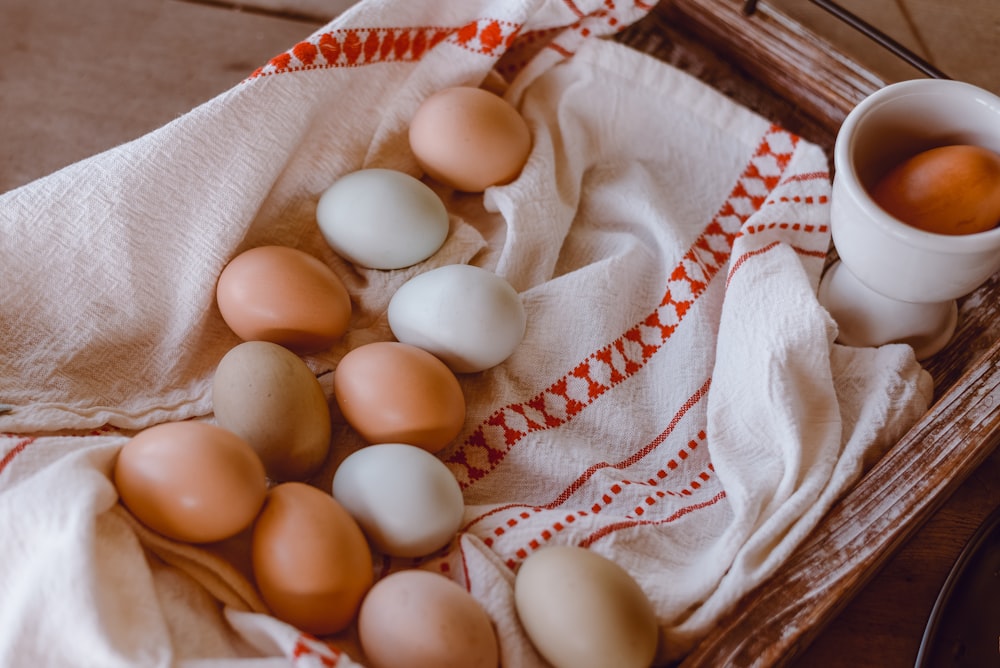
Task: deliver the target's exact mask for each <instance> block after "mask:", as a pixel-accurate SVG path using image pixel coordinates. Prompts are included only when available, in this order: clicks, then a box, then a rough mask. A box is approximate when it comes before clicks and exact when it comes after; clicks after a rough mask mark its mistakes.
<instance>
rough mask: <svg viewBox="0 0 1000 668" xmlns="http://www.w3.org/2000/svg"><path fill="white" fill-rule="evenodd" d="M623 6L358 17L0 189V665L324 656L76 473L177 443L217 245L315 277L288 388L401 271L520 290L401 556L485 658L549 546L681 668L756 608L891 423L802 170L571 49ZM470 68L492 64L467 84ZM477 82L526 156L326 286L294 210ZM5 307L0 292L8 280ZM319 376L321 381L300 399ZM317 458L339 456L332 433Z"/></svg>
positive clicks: (327, 473) (812, 150)
mask: <svg viewBox="0 0 1000 668" xmlns="http://www.w3.org/2000/svg"><path fill="white" fill-rule="evenodd" d="M648 9H649V7H648V6H645V5H643V4H641V3H636V4H635V5H626V4H621V5H619V4H617V3H613V2H605V1H603V0H577V1H576V2H573V3H570V2H563V1H560V0H524V1H522V2H516V3H514V2H500V1H499V0H462V1H459V0H455V1H452V2H436V3H412V2H403V1H401V0H383V1H375V0H369V1H366V2H363V3H361V4H360V5H357V6H355V7H354V8H352V9H351V10H349V11H348V12H347V13H345V14H343V15H342V16H340V17H338V18H336V19H334V20H333V21H332V22H331V23H330V24H329V25H327V26H325V27H324V28H323V29H322V30H320V31H318V32H317V33H315V34H314V35H311V36H308V37H307V38H306V39H304V40H303V42H302V43H300V44H298V45H295V46H294V47H293V48H291V49H290V50H289V52H288V53H287V54H281V55H279V56H277V57H276V58H275V59H273V60H272V61H271V62H270V63H267V64H266V65H265V66H264V67H262V68H261V70H259V71H258V72H256V73H255V74H254V75H253V76H252V77H250V78H248V80H247V81H245V82H243V83H242V84H240V85H239V86H237V87H235V88H234V89H232V90H230V91H228V92H226V93H224V94H222V95H220V96H219V97H217V98H216V99H213V100H211V101H209V102H207V103H206V104H204V105H202V106H200V107H198V108H196V109H194V110H192V111H191V112H190V113H188V114H186V115H184V116H183V117H181V118H179V119H177V120H176V121H174V122H172V123H170V124H169V125H167V126H164V127H163V128H161V129H159V130H157V131H155V132H153V133H151V134H149V135H147V136H145V137H142V138H140V139H138V140H136V141H134V142H131V143H129V144H126V145H123V146H120V147H118V148H115V149H113V150H111V151H108V152H106V153H103V154H101V155H97V156H94V157H93V158H91V159H88V160H85V161H83V162H80V163H78V164H75V165H72V166H70V167H67V168H66V169H63V170H61V171H59V172H57V173H54V174H52V175H50V176H48V177H46V178H44V179H41V180H39V181H37V182H34V183H31V184H29V185H27V186H25V187H23V188H20V189H17V190H15V191H12V192H9V193H7V194H5V195H3V196H2V197H0V257H2V265H0V271H2V277H3V281H4V285H6V286H8V288H7V289H5V290H4V291H3V292H2V294H0V369H2V373H0V403H4V404H11V405H13V406H14V410H12V411H11V412H9V413H6V414H4V415H0V431H2V432H4V434H3V436H0V536H2V538H0V563H2V564H3V567H2V568H0V601H2V605H0V663H2V664H3V665H13V666H101V667H102V668H113V667H115V666H135V665H141V666H170V665H182V666H228V665H233V666H244V665H245V666H285V665H295V666H307V665H317V666H318V665H338V666H349V665H354V664H355V662H357V663H361V664H363V657H362V656H360V654H359V651H358V648H357V646H356V643H354V642H352V640H351V634H350V633H345V634H343V635H342V637H337V638H326V639H322V640H319V639H314V638H310V637H309V636H307V635H305V634H302V633H299V632H298V631H297V630H295V629H293V628H291V627H290V626H288V625H286V624H284V623H282V622H279V621H277V620H276V619H274V618H272V617H270V616H269V615H268V614H267V610H266V606H265V605H264V604H263V603H262V601H261V600H260V599H259V597H258V595H257V594H256V592H255V591H254V588H253V585H252V580H251V579H250V578H249V574H248V571H247V566H246V551H245V549H243V548H244V547H245V544H243V543H241V542H240V540H234V541H228V542H227V543H224V544H223V545H220V546H213V547H212V548H203V547H196V546H190V545H183V544H178V543H174V542H172V541H169V540H166V539H163V538H161V537H158V536H156V535H155V534H153V533H152V532H150V531H148V530H146V529H144V528H143V527H142V526H141V525H140V524H139V523H137V522H136V521H135V520H134V519H133V518H131V517H130V515H129V514H128V513H127V512H126V511H125V510H124V509H123V508H122V506H120V505H119V504H118V503H117V495H116V493H115V490H114V486H113V484H112V483H111V480H110V478H109V475H110V472H111V470H112V466H113V462H114V457H115V455H116V453H117V451H118V449H119V448H120V447H121V446H122V445H123V444H124V443H125V442H126V441H127V439H128V437H129V435H130V434H131V433H133V432H134V430H137V429H141V428H143V427H146V426H149V425H152V424H156V423H159V422H163V421H167V420H180V419H186V418H204V419H211V413H212V406H211V397H210V386H211V379H212V374H213V372H214V368H215V365H216V363H217V362H218V361H219V359H220V358H221V357H222V356H223V355H224V354H225V353H226V352H227V351H228V350H229V349H230V348H231V347H232V346H234V345H236V344H237V343H238V342H239V341H238V339H236V337H235V336H234V335H233V334H232V333H231V332H230V331H229V330H228V329H227V327H226V326H225V324H224V322H223V321H222V320H221V317H220V315H219V313H218V310H217V308H216V307H215V304H214V285H215V281H216V278H217V277H218V274H219V272H220V271H221V269H222V267H223V266H224V265H225V263H226V262H227V261H228V260H229V259H231V258H232V257H234V256H235V255H236V254H237V253H238V252H239V251H241V250H244V249H247V248H250V247H254V246H258V245H263V244H283V245H289V246H294V247H297V248H301V249H303V250H306V251H308V252H310V253H312V254H314V255H315V256H317V257H320V258H321V259H323V260H324V261H325V262H327V263H328V264H329V265H330V266H331V267H332V268H333V269H334V271H335V272H336V273H337V274H338V275H339V276H340V277H341V278H342V279H343V280H344V282H345V284H346V285H347V287H348V289H349V291H350V293H351V295H352V299H353V302H354V309H355V310H354V314H353V316H352V324H351V328H350V330H349V332H348V334H347V335H345V337H344V339H343V340H342V341H341V342H340V343H338V344H337V345H336V346H335V347H334V348H333V349H332V350H331V351H329V352H328V353H324V354H319V355H313V356H310V357H309V358H308V360H307V361H308V362H309V364H310V365H311V367H312V368H313V369H314V370H315V371H316V372H317V373H320V374H322V373H323V372H326V371H329V370H330V369H332V368H334V367H335V365H336V363H337V360H338V359H339V358H340V357H341V356H342V355H343V354H345V353H346V352H347V351H348V350H350V349H352V348H353V347H356V346H358V345H361V344H363V343H367V342H370V341H375V340H386V339H390V338H391V332H390V331H389V329H388V325H387V321H386V317H385V309H386V306H387V303H388V300H389V298H390V297H391V295H392V294H393V291H394V289H395V288H397V287H398V286H399V285H401V284H402V283H403V282H404V281H405V280H407V279H408V278H410V277H411V276H413V275H416V274H417V273H420V272H423V271H427V270H428V269H431V268H433V267H436V266H441V265H444V264H449V263H462V262H464V263H472V264H476V265H479V266H482V267H485V268H488V269H490V270H492V271H495V272H496V273H497V274H499V275H501V276H503V277H504V278H506V279H507V280H508V281H510V283H511V284H512V285H513V286H514V287H515V288H516V289H517V291H518V292H519V293H520V294H521V296H522V298H523V301H524V304H525V307H526V309H527V313H528V331H527V334H526V336H525V339H524V341H523V343H522V344H521V346H520V347H519V348H518V350H517V351H516V352H515V354H514V355H513V356H512V357H511V358H510V359H509V360H507V361H506V362H505V363H503V364H502V365H500V366H498V367H496V368H494V369H491V370H488V371H486V372H483V373H480V374H471V375H465V376H462V377H461V382H462V385H463V389H464V390H465V393H466V397H467V401H468V419H467V425H466V428H465V430H464V431H463V433H462V434H461V435H460V436H459V437H458V438H457V439H456V441H455V442H454V443H453V444H452V445H451V446H449V447H448V448H447V449H446V450H445V451H443V452H442V453H440V456H441V458H442V459H443V460H444V461H445V462H446V463H447V464H448V465H449V467H450V468H451V470H452V471H453V472H454V473H455V475H456V477H457V478H458V480H459V481H460V483H461V484H462V486H463V491H464V494H465V499H466V504H467V511H466V522H465V525H464V526H463V528H462V531H461V533H460V535H459V537H457V538H456V540H455V542H454V543H453V545H452V546H451V547H449V548H448V549H447V550H445V551H444V552H443V553H442V554H438V555H434V556H433V557H431V558H428V559H426V560H424V561H422V562H421V563H419V564H413V563H394V562H391V561H389V560H384V559H382V558H381V557H377V563H375V564H373V567H374V568H376V569H377V571H378V572H379V573H384V572H386V571H387V570H391V569H394V568H403V567H421V568H427V569H431V570H435V571H438V572H441V573H443V574H445V575H447V576H449V577H452V578H454V579H456V580H457V581H459V582H461V583H462V584H464V585H465V586H466V587H467V589H468V590H469V591H470V592H471V593H472V594H473V595H474V596H476V597H477V598H478V599H479V600H480V601H481V602H482V603H483V605H484V607H485V608H486V610H487V611H488V613H489V614H490V616H491V618H492V619H493V621H494V624H495V626H496V629H497V632H498V635H499V638H500V641H501V652H502V659H503V664H504V665H505V666H536V665H543V662H542V660H541V659H540V658H539V657H538V655H537V654H536V653H535V652H534V650H533V649H532V647H531V645H530V643H529V642H528V641H527V639H526V636H525V635H524V633H523V631H522V630H521V628H520V627H519V625H518V622H517V618H516V614H515V612H514V608H513V602H512V601H513V598H512V585H513V581H514V575H515V572H516V569H517V566H518V564H520V563H521V562H522V561H523V559H524V558H525V557H526V556H527V555H528V554H530V553H532V552H533V551H534V550H536V549H541V548H544V546H545V545H548V544H577V545H583V546H586V547H588V548H590V549H592V550H595V551H598V552H600V553H601V554H604V555H606V556H608V557H610V558H611V559H613V560H615V561H616V562H618V563H619V564H621V565H622V566H623V567H625V568H626V569H627V570H628V571H629V572H630V573H631V574H632V575H633V576H634V577H635V578H636V580H637V581H638V582H639V583H640V585H641V586H642V587H643V589H644V590H645V591H646V593H647V595H648V596H649V598H650V599H651V601H652V602H653V604H654V607H655V610H656V612H657V615H658V618H659V621H660V625H661V629H662V634H661V635H662V643H661V645H662V647H661V652H660V655H661V657H660V658H661V659H662V660H664V661H666V660H670V659H673V658H677V657H679V656H682V655H683V654H684V652H686V651H688V650H689V649H690V647H691V646H692V644H693V643H695V642H696V641H697V640H698V639H699V638H701V637H702V636H704V634H705V633H707V631H708V630H710V629H711V627H712V624H713V622H715V621H716V620H717V619H718V618H719V616H720V615H721V614H723V613H725V612H726V611H727V610H729V609H730V608H731V607H732V605H733V604H734V603H735V602H736V601H737V600H738V598H739V597H740V596H741V595H742V594H744V593H746V592H747V591H748V590H750V589H751V588H752V587H754V586H756V585H757V584H759V583H761V582H762V581H764V579H766V577H767V576H768V575H769V574H771V573H773V572H774V570H775V569H776V568H777V567H779V566H780V564H781V563H782V561H783V560H784V558H785V557H786V556H787V555H788V554H789V552H790V551H791V550H792V549H793V548H794V547H795V546H796V545H797V544H798V542H799V541H800V540H801V539H802V538H803V537H804V536H805V535H806V534H807V533H808V532H809V531H810V529H812V528H813V527H814V526H815V524H816V523H817V521H818V520H819V518H820V517H821V516H822V514H823V513H824V512H825V510H826V509H828V508H829V506H830V504H831V503H832V502H833V501H834V500H835V499H836V498H837V497H838V496H839V495H840V494H842V493H843V492H844V491H845V490H846V489H847V488H848V487H849V486H850V484H851V483H852V482H853V481H855V480H856V479H857V477H858V476H859V475H860V474H861V472H862V470H863V468H864V466H865V465H867V464H868V463H870V461H871V460H872V459H873V458H875V457H877V456H878V455H879V454H881V452H882V451H884V449H885V448H886V447H887V446H889V445H890V444H892V443H893V442H894V441H895V440H896V439H898V438H899V436H901V435H902V433H904V432H905V430H906V429H907V428H908V427H909V426H910V425H911V424H912V423H913V422H914V421H915V420H916V419H917V418H918V417H919V416H920V415H921V414H922V413H923V412H924V411H925V410H926V408H927V406H928V404H929V401H930V397H931V383H930V380H929V376H928V375H927V374H926V372H924V371H923V370H922V369H921V368H920V366H919V365H918V364H917V362H916V361H915V359H914V357H913V354H912V351H911V350H910V349H909V348H907V347H905V346H898V345H897V346H885V347H883V348H880V349H851V348H845V347H842V346H839V345H837V344H835V343H834V339H835V337H836V329H835V324H834V323H833V321H832V320H831V318H830V317H829V316H828V314H827V313H826V312H825V311H824V310H823V309H822V308H821V307H820V306H819V305H818V303H817V301H816V298H815V291H816V287H817V283H818V279H819V276H820V273H821V271H822V267H823V262H824V257H825V254H826V251H827V249H828V245H829V241H830V237H829V231H828V229H827V217H828V197H829V191H830V188H829V175H828V173H827V164H826V160H825V156H824V155H823V153H822V152H821V151H820V150H819V149H818V148H817V147H815V146H812V145H810V144H809V143H807V142H805V141H803V140H800V139H799V138H797V137H795V136H793V135H791V134H789V133H788V132H785V131H784V130H782V129H781V128H778V127H774V126H772V125H771V124H770V123H768V122H767V121H766V120H764V119H762V118H760V117H758V116H756V115H754V114H752V113H750V112H749V111H747V110H746V109H743V108H741V107H739V106H738V105H736V104H734V103H733V102H732V101H730V100H728V99H727V98H725V97H723V96H722V95H720V94H719V93H717V92H715V91H713V90H711V89H709V88H708V87H706V86H704V85H702V84H701V83H699V82H697V81H695V80H694V79H692V78H691V77H689V76H687V75H685V74H683V73H681V72H679V71H677V70H675V69H673V68H671V67H670V66H668V65H665V64H663V63H661V62H658V61H655V60H653V59H651V58H649V57H647V56H645V55H642V54H639V53H637V52H634V51H632V50H630V49H628V48H627V47H624V46H621V45H618V44H615V43H612V42H610V41H607V40H605V39H603V38H602V36H604V35H607V34H608V33H610V32H613V31H615V30H618V29H620V28H622V27H624V26H625V25H627V24H629V23H630V22H632V21H634V20H637V19H638V18H640V17H641V16H642V15H643V14H644V13H645V12H646V11H648ZM501 57H502V58H501ZM483 82H486V83H487V84H488V85H490V86H492V87H495V88H497V89H499V90H503V91H504V92H505V95H506V96H507V99H508V100H510V101H511V102H512V103H513V104H515V105H516V106H517V108H518V109H519V110H520V111H521V113H522V114H523V115H524V116H525V118H526V119H527V121H528V123H529V125H530V127H531V130H532V135H533V141H534V146H533V149H532V153H531V156H530V159H529V162H528V164H527V165H526V166H525V169H524V171H523V173H522V174H521V176H520V177H519V178H518V179H517V180H516V181H514V182H513V183H511V184H509V185H505V186H501V187H495V188H491V189H489V190H488V191H487V192H486V193H485V194H474V195H470V194H456V193H453V192H450V191H448V190H447V189H444V188H442V187H440V186H437V185H436V184H432V185H434V187H435V188H436V189H437V191H438V192H439V193H440V194H441V196H442V198H443V199H444V200H445V202H446V204H447V206H448V208H449V210H450V213H451V230H450V234H449V238H448V240H447V242H446V244H445V246H444V247H443V248H442V249H441V250H440V251H439V252H438V253H437V254H435V255H434V256H433V257H432V258H430V259H428V260H427V261H425V262H423V263H421V264H419V265H417V266H415V267H411V268H408V269H404V270H397V271H388V272H386V271H376V270H363V269H358V268H355V267H352V266H350V265H349V264H347V263H346V262H344V261H343V260H341V259H340V258H338V257H336V256H335V255H334V254H333V252H332V251H331V250H330V249H329V248H328V247H327V246H326V245H325V243H324V242H323V240H322V237H321V235H320V234H319V231H318V228H317V225H316V222H315V217H314V209H315V205H316V201H317V199H318V197H319V195H320V194H321V192H322V191H323V190H324V189H325V188H326V187H327V186H329V185H330V184H331V183H332V182H333V181H334V180H335V179H336V178H337V177H338V176H341V175H343V174H345V173H348V172H350V171H353V170H356V169H360V168H365V167H388V168H392V169H398V170H402V171H405V172H408V173H411V174H414V175H419V170H418V168H417V166H416V163H415V161H414V159H413V157H412V155H411V154H410V152H409V149H408V145H407V142H406V128H407V121H408V119H409V118H410V117H411V115H412V114H413V112H414V110H415V109H416V108H417V106H418V105H419V103H420V102H421V100H422V99H424V98H425V97H426V96H428V95H429V94H431V93H433V92H434V91H436V90H438V89H441V88H443V87H446V86H451V85H458V84H466V85H479V84H481V83H483ZM11 286H13V287H14V289H11ZM329 376H330V374H325V375H322V376H321V377H322V378H323V379H324V381H325V382H327V387H326V389H327V390H328V391H329V389H330V388H329ZM334 422H335V424H334V427H335V428H334V432H335V433H334V454H333V456H332V457H331V461H330V463H329V465H328V466H327V467H326V470H324V472H323V474H322V475H320V476H318V477H317V479H316V480H314V481H313V482H314V483H315V484H316V485H318V486H320V487H324V488H326V489H329V487H328V485H329V482H330V479H331V477H332V472H333V470H334V468H335V466H336V464H337V462H338V461H340V460H341V459H343V457H345V456H346V455H347V454H348V453H350V452H351V451H353V450H354V449H356V448H357V447H361V446H362V445H363V444H362V443H361V442H360V441H359V439H358V437H357V436H356V435H355V434H354V433H353V432H352V431H351V429H350V428H349V427H347V426H346V425H345V424H344V423H343V420H342V419H341V418H340V417H339V415H337V414H336V412H335V413H334Z"/></svg>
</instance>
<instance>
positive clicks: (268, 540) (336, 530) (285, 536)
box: [250, 481, 374, 635]
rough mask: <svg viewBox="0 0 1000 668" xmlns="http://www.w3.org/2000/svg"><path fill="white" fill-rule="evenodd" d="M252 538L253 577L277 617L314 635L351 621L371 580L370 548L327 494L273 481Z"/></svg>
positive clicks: (348, 516) (299, 484) (341, 508)
mask: <svg viewBox="0 0 1000 668" xmlns="http://www.w3.org/2000/svg"><path fill="white" fill-rule="evenodd" d="M250 542H251V545H250V562H251V567H252V570H253V575H254V579H255V580H256V583H257V588H258V589H259V590H260V595H261V597H262V598H263V599H264V602H265V603H267V605H268V607H269V608H270V610H271V612H272V613H273V614H274V616H275V617H277V618H278V619H281V620H282V621H285V622H287V623H289V624H291V625H293V626H295V627H296V628H298V629H299V630H302V631H305V632H306V633H311V634H314V635H326V634H330V633H336V632H338V631H342V630H343V629H345V628H347V627H348V626H349V625H350V624H351V623H353V622H354V620H355V618H356V617H357V613H358V609H359V607H360V606H361V601H362V600H363V599H364V596H365V594H367V593H368V590H369V589H370V588H371V585H372V582H373V581H374V571H373V567H372V556H371V550H370V548H369V547H368V543H367V541H366V540H365V537H364V534H363V533H362V532H361V529H360V528H359V527H358V525H357V523H356V522H355V521H354V520H353V519H352V518H351V516H350V515H349V514H348V513H347V511H346V510H344V509H343V507H341V505H340V504H339V503H337V501H336V500H334V498H333V497H332V496H330V495H329V494H327V493H326V492H324V491H322V490H320V489H317V488H316V487H312V486H310V485H308V484H306V483H302V482H294V481H293V482H285V483H281V484H278V485H275V486H274V487H272V488H271V490H270V492H268V495H267V501H266V502H265V503H264V508H263V509H262V510H261V511H260V515H259V517H258V518H257V521H256V522H255V523H254V525H253V533H252V535H251V541H250Z"/></svg>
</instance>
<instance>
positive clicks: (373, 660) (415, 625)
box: [358, 569, 611, 668]
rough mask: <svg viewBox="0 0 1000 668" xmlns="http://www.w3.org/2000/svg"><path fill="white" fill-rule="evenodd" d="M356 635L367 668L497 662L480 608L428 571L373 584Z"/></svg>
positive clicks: (470, 667) (473, 667)
mask: <svg viewBox="0 0 1000 668" xmlns="http://www.w3.org/2000/svg"><path fill="white" fill-rule="evenodd" d="M358 635H359V637H360V640H361V646H362V648H363V649H364V652H365V656H366V658H367V663H368V664H369V665H371V667H372V668H402V667H403V666H405V667H406V668H496V666H497V665H498V663H499V649H498V643H497V637H496V633H495V631H494V630H493V624H492V621H491V620H490V618H489V616H488V615H487V614H486V611H485V610H484V609H483V607H482V606H481V605H480V604H479V602H478V601H477V600H476V599H475V598H473V597H472V595H471V594H469V593H468V592H467V591H466V590H465V589H464V588H462V586H461V585H459V584H457V583H456V582H453V581H452V580H449V579H448V578H446V577H444V576H443V575H438V574H436V573H431V572H429V571H423V570H416V569H414V570H406V571H398V572H396V573H393V574H392V575H389V576H387V577H385V578H383V579H382V580H380V581H379V582H377V583H376V584H375V586H374V587H372V589H371V591H370V592H369V593H368V596H367V597H366V598H365V600H364V603H362V605H361V612H360V613H359V615H358ZM609 665H611V664H609Z"/></svg>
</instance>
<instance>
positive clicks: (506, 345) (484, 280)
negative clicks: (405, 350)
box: [388, 264, 527, 373]
mask: <svg viewBox="0 0 1000 668" xmlns="http://www.w3.org/2000/svg"><path fill="white" fill-rule="evenodd" d="M388 315H389V327H390V328H391V329H392V333H393V335H394V336H395V337H396V339H397V340H399V341H401V342H402V343H408V344H410V345H412V346H416V347H418V348H423V349H424V350H426V351H427V352H429V353H432V354H433V355H435V356H436V357H438V358H439V359H441V360H442V361H443V362H444V363H445V364H447V365H448V367H449V368H450V369H451V370H452V371H454V372H455V373H475V372H477V371H483V370H485V369H489V368H490V367H493V366H496V365H497V364H500V363H501V362H503V361H504V360H506V359H507V358H508V357H510V356H511V354H513V352H514V350H515V349H516V348H517V346H518V345H519V344H520V343H521V340H522V339H523V338H524V332H525V327H526V324H527V316H526V315H525V311H524V305H523V304H522V303H521V298H520V296H519V295H518V294H517V292H516V291H515V290H514V288H513V287H512V286H511V285H510V283H508V282H507V281H505V280H504V279H503V278H501V277H500V276H497V275H496V274H494V273H493V272H491V271H487V270H486V269H482V268H480V267H475V266H472V265H467V264H452V265H446V266H444V267H439V268H437V269H432V270H431V271H428V272H425V273H423V274H418V275H417V276H414V277H413V278H411V279H410V280H409V281H407V282H406V283H404V284H403V285H402V286H400V288H399V289H398V290H397V291H396V293H395V294H394V295H393V296H392V299H391V300H390V302H389V313H388Z"/></svg>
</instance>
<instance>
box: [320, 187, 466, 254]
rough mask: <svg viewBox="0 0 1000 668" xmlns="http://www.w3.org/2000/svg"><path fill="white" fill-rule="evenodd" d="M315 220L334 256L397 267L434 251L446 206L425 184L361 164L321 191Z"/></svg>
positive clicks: (443, 232)
mask: <svg viewBox="0 0 1000 668" xmlns="http://www.w3.org/2000/svg"><path fill="white" fill-rule="evenodd" d="M316 222H317V223H318V224H319V228H320V231H321V232H322V233H323V237H324V238H325V239H326V242H327V243H328V244H329V245H330V247H331V248H333V250H334V251H336V252H337V254H338V255H340V256H341V257H343V258H344V259H346V260H348V261H349V262H352V263H354V264H356V265H359V266H362V267H367V268H369V269H400V268H402V267H409V266H410V265H414V264H416V263H418V262H422V261H424V260H426V259H427V258H429V257H430V256H431V255H433V254H434V253H436V252H437V251H438V249H440V248H441V246H442V245H443V244H444V242H445V239H446V238H447V236H448V210H447V209H446V208H445V206H444V203H443V202H442V201H441V198H439V197H438V196H437V194H435V192H434V191H433V190H431V189H430V187H428V186H427V185H426V184H425V183H423V182H422V181H420V180H419V179H416V178H414V177H412V176H410V175H409V174H405V173H403V172H398V171H395V170H391V169H378V168H372V169H361V170H358V171H356V172H351V173H350V174H347V175H345V176H343V177H341V178H340V179H338V180H337V181H336V182H335V183H334V184H333V185H332V186H330V187H329V188H327V189H326V191H325V192H324V193H323V194H322V196H320V198H319V203H318V204H317V205H316Z"/></svg>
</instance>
